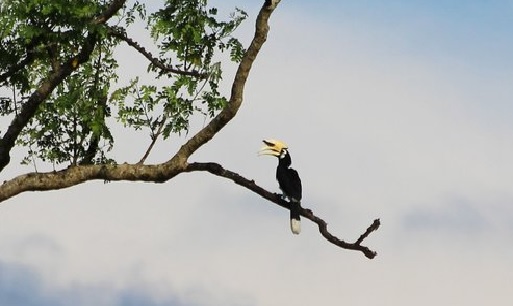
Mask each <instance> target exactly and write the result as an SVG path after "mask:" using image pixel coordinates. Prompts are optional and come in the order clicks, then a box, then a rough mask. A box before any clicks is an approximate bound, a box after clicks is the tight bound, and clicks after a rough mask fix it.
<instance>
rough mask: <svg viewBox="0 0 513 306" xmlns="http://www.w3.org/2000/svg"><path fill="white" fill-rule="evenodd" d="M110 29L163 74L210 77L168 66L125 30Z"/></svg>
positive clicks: (194, 71) (110, 31)
mask: <svg viewBox="0 0 513 306" xmlns="http://www.w3.org/2000/svg"><path fill="white" fill-rule="evenodd" d="M108 29H109V33H110V34H111V35H112V36H114V37H116V38H118V39H121V40H122V41H124V42H125V43H126V44H127V45H129V46H130V47H132V48H134V49H135V50H137V52H139V53H141V54H142V55H143V56H144V57H146V58H147V59H148V60H149V61H150V63H152V64H153V66H155V67H157V68H159V69H160V70H161V71H162V72H165V73H174V74H180V75H189V76H193V77H197V78H200V79H205V78H207V76H208V74H206V73H201V72H199V71H196V70H190V71H188V70H180V69H178V68H174V67H173V66H171V65H166V64H165V63H163V62H162V61H161V60H159V59H158V58H156V57H154V56H153V55H152V54H151V53H150V52H149V51H147V50H146V48H144V47H142V46H141V45H139V43H137V42H136V41H134V40H133V39H131V38H130V37H128V36H127V34H126V33H125V32H124V31H123V30H121V29H118V28H114V27H109V28H108Z"/></svg>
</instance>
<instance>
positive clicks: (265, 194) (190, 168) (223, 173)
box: [185, 163, 381, 259]
mask: <svg viewBox="0 0 513 306" xmlns="http://www.w3.org/2000/svg"><path fill="white" fill-rule="evenodd" d="M194 171H206V172H209V173H211V174H214V175H216V176H220V177H224V178H227V179H229V180H232V181H233V182H234V183H235V184H237V185H239V186H242V187H245V188H247V189H249V190H251V191H253V192H255V193H257V194H259V195H260V196H261V197H262V198H264V199H266V200H268V201H270V202H273V203H275V204H277V205H279V206H281V207H284V208H286V209H290V204H289V202H287V201H285V200H283V199H282V197H281V195H280V194H277V193H272V192H269V191H267V190H265V189H264V188H262V187H260V186H258V185H257V184H256V183H255V181H254V180H250V179H247V178H245V177H243V176H241V175H240V174H238V173H235V172H233V171H230V170H226V169H224V168H223V166H221V165H220V164H217V163H191V164H188V165H187V167H186V168H185V172H194ZM301 216H303V217H304V218H306V219H308V220H310V221H312V222H314V223H316V224H317V226H318V228H319V232H320V233H321V235H322V236H323V237H324V238H326V240H328V241H329V242H330V243H332V244H334V245H336V246H338V247H340V248H343V249H348V250H355V251H360V252H362V253H363V254H364V255H365V256H366V257H367V258H369V259H373V258H374V257H376V255H377V253H376V252H375V251H373V250H371V249H369V248H368V247H366V246H363V245H362V243H363V241H364V240H365V238H367V237H368V236H369V235H370V234H371V233H372V232H374V231H376V230H378V228H379V226H380V225H381V223H380V220H379V219H375V220H374V222H373V223H372V224H371V225H369V227H368V228H367V230H366V231H365V232H364V233H363V234H362V235H360V237H359V238H358V239H357V240H356V241H355V242H353V243H349V242H345V241H344V240H342V239H340V238H337V237H336V236H334V235H333V234H331V233H330V232H329V231H328V223H327V222H326V221H324V220H323V219H322V218H320V217H318V216H316V215H315V214H314V213H313V212H312V211H311V210H310V209H307V208H303V207H301Z"/></svg>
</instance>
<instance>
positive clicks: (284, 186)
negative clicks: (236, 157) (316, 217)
mask: <svg viewBox="0 0 513 306" xmlns="http://www.w3.org/2000/svg"><path fill="white" fill-rule="evenodd" d="M263 142H264V144H265V146H264V147H262V149H261V150H260V151H259V155H272V156H276V157H278V168H276V179H277V180H278V184H279V185H280V189H281V191H282V192H283V196H284V198H285V199H288V200H289V203H290V229H291V230H292V233H294V234H299V233H300V232H301V222H300V208H301V193H302V188H301V179H300V178H299V174H298V173H297V171H296V170H294V169H292V168H290V164H291V163H292V160H291V158H290V153H289V151H288V146H287V145H286V144H285V143H283V142H281V141H278V140H264V141H263Z"/></svg>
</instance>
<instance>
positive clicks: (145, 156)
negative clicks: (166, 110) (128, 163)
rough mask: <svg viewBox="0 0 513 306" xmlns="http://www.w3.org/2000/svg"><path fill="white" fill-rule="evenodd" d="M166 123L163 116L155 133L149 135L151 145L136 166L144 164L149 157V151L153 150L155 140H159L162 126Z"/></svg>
mask: <svg viewBox="0 0 513 306" xmlns="http://www.w3.org/2000/svg"><path fill="white" fill-rule="evenodd" d="M165 123H166V116H163V118H162V121H161V122H160V124H159V128H158V130H157V132H156V133H153V131H152V133H151V143H150V146H149V147H148V149H146V152H145V153H144V156H143V157H142V158H141V160H140V161H139V162H138V164H144V162H145V161H146V158H148V156H149V155H150V152H151V150H152V149H153V146H154V145H155V143H156V142H157V139H158V138H159V136H160V134H162V128H164V125H165Z"/></svg>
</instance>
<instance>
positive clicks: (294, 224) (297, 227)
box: [290, 201, 301, 235]
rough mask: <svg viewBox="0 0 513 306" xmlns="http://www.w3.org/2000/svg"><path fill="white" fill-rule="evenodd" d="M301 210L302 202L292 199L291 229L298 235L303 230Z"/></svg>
mask: <svg viewBox="0 0 513 306" xmlns="http://www.w3.org/2000/svg"><path fill="white" fill-rule="evenodd" d="M300 211H301V202H297V201H290V229H291V230H292V233H294V234H296V235H297V234H299V233H300V232H301V218H300Z"/></svg>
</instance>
